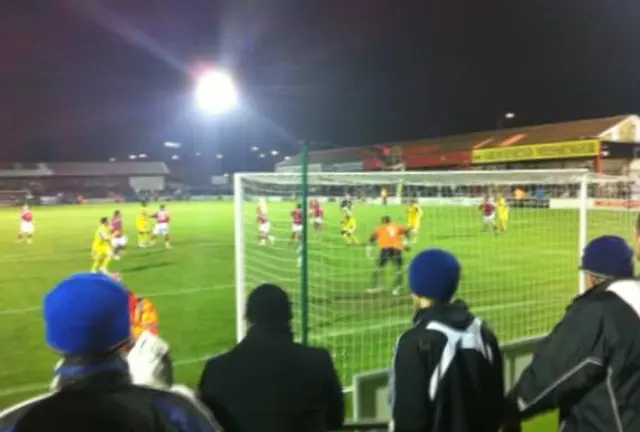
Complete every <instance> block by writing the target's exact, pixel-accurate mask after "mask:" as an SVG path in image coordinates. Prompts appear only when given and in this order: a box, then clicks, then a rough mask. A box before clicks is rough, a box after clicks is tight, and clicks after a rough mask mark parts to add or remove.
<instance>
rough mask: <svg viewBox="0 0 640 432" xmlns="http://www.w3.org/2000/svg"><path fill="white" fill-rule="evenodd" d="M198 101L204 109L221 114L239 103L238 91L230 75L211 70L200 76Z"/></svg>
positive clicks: (197, 88)
mask: <svg viewBox="0 0 640 432" xmlns="http://www.w3.org/2000/svg"><path fill="white" fill-rule="evenodd" d="M196 103H197V104H198V107H199V108H200V109H202V110H203V111H206V112H208V113H212V114H219V113H223V112H225V111H229V110H230V109H232V108H234V107H235V106H236V105H237V104H238V92H237V90H236V86H235V84H234V82H233V80H232V79H231V77H230V76H229V75H227V74H226V73H224V72H221V71H211V72H208V73H206V74H204V75H203V76H201V77H200V79H199V81H198V85H197V86H196Z"/></svg>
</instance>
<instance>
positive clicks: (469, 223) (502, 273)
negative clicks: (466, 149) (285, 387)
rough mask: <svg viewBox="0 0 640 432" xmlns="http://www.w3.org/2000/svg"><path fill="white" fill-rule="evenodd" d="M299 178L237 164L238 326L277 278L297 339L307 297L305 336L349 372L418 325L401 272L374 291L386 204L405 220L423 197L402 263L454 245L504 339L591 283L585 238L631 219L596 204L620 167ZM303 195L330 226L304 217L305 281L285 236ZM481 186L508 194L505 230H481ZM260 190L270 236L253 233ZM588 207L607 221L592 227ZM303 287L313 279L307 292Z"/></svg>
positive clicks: (382, 362)
mask: <svg viewBox="0 0 640 432" xmlns="http://www.w3.org/2000/svg"><path fill="white" fill-rule="evenodd" d="M302 180H303V175H302V173H300V172H281V173H246V174H245V173H241V174H236V175H235V178H234V200H235V204H234V208H235V242H236V246H235V247H236V262H235V269H236V310H237V336H238V340H241V339H242V338H243V337H244V334H245V332H246V328H245V323H244V317H245V310H244V307H245V301H246V296H247V294H248V293H249V292H250V290H252V289H253V288H255V287H257V286H258V285H259V284H260V283H264V282H271V283H275V284H277V285H279V286H281V287H283V289H285V290H286V291H287V292H288V293H289V296H290V299H291V301H292V304H293V307H294V324H295V328H294V331H295V333H296V337H297V339H298V340H301V339H302V337H301V333H302V330H303V323H301V316H302V310H303V308H307V313H308V315H307V316H308V323H307V324H306V326H307V327H308V330H309V334H308V335H309V343H311V344H314V345H321V346H325V347H327V348H329V349H330V351H331V352H332V354H333V356H334V360H335V363H336V365H337V367H338V369H339V371H340V375H341V377H342V379H343V382H344V383H346V382H348V381H345V380H348V379H350V378H351V377H352V376H353V375H354V374H356V373H359V372H362V371H364V370H372V369H376V368H381V367H385V366H388V364H389V361H390V353H391V349H392V346H393V343H394V341H395V339H396V338H397V337H398V335H399V334H400V333H401V332H402V331H403V330H404V329H406V328H407V327H408V326H410V325H411V319H412V313H413V312H412V302H411V297H410V293H409V289H408V287H407V286H406V281H405V282H404V283H403V285H402V287H401V290H400V292H399V295H394V294H393V290H392V287H391V286H390V285H391V279H392V275H391V273H389V274H386V275H384V274H383V276H382V281H383V284H385V283H386V285H385V287H384V288H385V289H383V290H382V291H380V292H370V291H371V288H373V287H372V280H373V279H372V273H373V270H374V269H375V268H376V265H377V257H376V256H370V255H368V254H367V253H366V250H367V248H366V247H365V244H366V243H368V240H369V237H370V235H371V233H372V232H373V231H374V229H375V228H376V226H377V225H378V224H379V223H380V218H381V217H382V216H390V217H391V219H392V220H393V221H395V222H398V223H400V224H405V223H406V216H405V214H406V203H407V202H408V200H415V201H416V202H417V203H418V204H419V205H420V207H421V208H422V210H423V219H422V222H421V226H420V231H419V233H418V234H417V235H416V236H415V242H416V243H415V244H414V245H412V250H411V251H409V252H407V253H406V254H405V257H404V261H405V263H404V267H405V269H406V267H407V266H408V263H409V261H410V260H411V258H412V257H413V255H414V254H415V253H416V252H419V251H420V250H423V249H426V248H429V247H437V248H443V249H447V250H450V251H451V252H453V253H454V254H456V255H457V256H458V258H459V259H460V261H461V264H462V271H463V278H462V282H461V286H460V290H459V296H460V298H462V299H463V300H465V301H466V302H467V303H468V304H469V306H470V307H471V309H472V311H474V312H475V313H477V314H478V315H479V316H481V317H483V318H485V319H486V320H487V321H488V322H489V324H490V325H492V327H493V328H494V329H495V330H496V332H497V333H498V335H499V337H500V339H501V341H503V342H508V341H514V340H519V339H525V338H530V337H535V336H540V335H543V334H545V333H547V332H548V331H549V330H550V329H551V328H552V326H553V325H554V324H555V322H557V320H558V319H559V318H560V316H561V315H562V313H563V312H564V308H565V307H566V306H567V304H568V303H569V302H570V301H571V299H572V298H573V297H574V296H575V295H576V294H577V293H578V292H581V291H583V290H584V280H583V279H584V278H583V277H579V278H578V283H576V275H577V274H579V272H578V263H579V261H580V258H581V253H582V250H583V249H584V247H585V246H586V243H587V241H588V239H589V238H592V237H593V236H594V235H596V234H599V233H600V232H601V231H603V230H605V231H606V229H607V224H609V223H611V224H615V225H616V226H618V225H619V226H620V230H621V231H624V230H626V229H627V228H626V227H627V226H628V225H627V223H628V218H629V217H628V216H629V214H630V213H629V212H628V211H627V216H625V219H624V220H623V218H620V217H619V213H610V214H608V215H605V214H604V213H602V214H600V215H596V216H592V212H594V211H595V210H593V205H594V203H595V201H594V199H595V198H594V197H596V190H597V187H596V186H594V185H595V184H596V183H599V182H600V183H607V184H608V183H611V182H614V181H619V179H617V180H616V179H614V178H610V179H595V178H594V177H593V176H592V175H591V174H588V173H587V171H586V170H520V171H429V172H417V171H395V172H389V171H384V172H357V173H340V172H331V173H327V172H308V174H307V187H306V188H305V191H306V194H301V193H300V189H301V183H302ZM399 185H403V186H402V189H403V193H402V196H391V197H389V198H388V200H387V205H384V204H383V202H382V200H381V199H380V197H379V190H380V189H381V188H382V187H384V188H387V190H393V189H394V188H396V187H397V186H399ZM346 194H349V195H350V196H351V197H352V198H353V210H352V212H353V214H354V217H355V218H356V221H357V228H356V236H357V238H358V240H359V243H360V244H359V245H350V244H346V242H345V240H344V239H343V238H342V236H341V234H340V228H341V224H340V220H341V217H342V215H341V212H340V201H341V200H342V199H343V197H344V196H345V195H346ZM304 195H307V196H308V199H309V200H312V199H314V200H317V201H319V202H320V203H321V205H322V206H323V209H324V227H323V231H322V232H316V231H315V230H314V227H313V224H311V223H309V225H308V227H307V229H306V233H307V235H306V238H307V241H306V242H305V244H303V245H302V248H303V249H304V250H306V253H307V254H308V276H307V277H306V280H305V282H306V283H303V279H305V278H303V277H302V269H301V267H300V266H299V260H298V258H299V252H298V249H297V247H296V245H295V243H292V242H291V240H290V236H291V218H290V213H291V211H292V210H293V208H294V207H295V205H296V204H297V203H299V202H300V201H299V200H300V197H301V196H304ZM485 196H489V199H490V200H491V201H492V202H494V203H495V202H496V201H497V200H499V199H501V198H504V199H505V200H506V201H507V202H508V205H509V215H508V220H507V221H506V222H507V223H505V227H504V228H506V231H505V232H502V231H498V232H497V233H494V231H493V226H488V227H487V228H488V230H487V231H485V227H484V226H483V222H484V219H483V216H482V214H481V212H480V210H479V208H478V206H479V205H480V204H481V203H482V201H483V200H484V198H485ZM261 202H264V203H265V204H266V207H267V209H268V210H267V214H268V218H269V220H270V223H271V232H270V234H271V236H273V237H274V241H275V242H274V243H273V244H272V243H270V242H267V243H261V242H259V239H258V230H259V226H258V222H257V217H256V210H257V207H258V205H259V204H260V203H261ZM639 206H640V205H639ZM305 216H306V215H305ZM592 219H593V220H600V221H601V222H598V225H597V226H595V225H594V228H593V227H591V225H590V224H591V220H592ZM623 226H624V228H623ZM592 228H593V229H592ZM603 233H604V232H603ZM387 271H389V272H390V271H391V270H390V269H389V270H387ZM385 277H386V279H385ZM303 287H308V289H307V291H306V292H304V293H302V292H301V289H302V288H303Z"/></svg>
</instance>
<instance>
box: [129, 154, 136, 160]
mask: <svg viewBox="0 0 640 432" xmlns="http://www.w3.org/2000/svg"><path fill="white" fill-rule="evenodd" d="M136 158H137V156H136V155H129V159H131V160H134V159H136Z"/></svg>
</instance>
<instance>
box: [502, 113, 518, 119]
mask: <svg viewBox="0 0 640 432" xmlns="http://www.w3.org/2000/svg"><path fill="white" fill-rule="evenodd" d="M515 116H516V115H515V114H514V113H512V112H508V113H506V114H505V115H504V118H506V119H512V118H514V117H515Z"/></svg>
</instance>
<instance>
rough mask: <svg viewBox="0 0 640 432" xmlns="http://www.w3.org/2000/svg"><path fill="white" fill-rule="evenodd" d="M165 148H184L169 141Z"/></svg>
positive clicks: (177, 143)
mask: <svg viewBox="0 0 640 432" xmlns="http://www.w3.org/2000/svg"><path fill="white" fill-rule="evenodd" d="M164 146H165V147H166V148H180V147H182V144H180V143H179V142H174V141H167V142H165V143H164Z"/></svg>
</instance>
